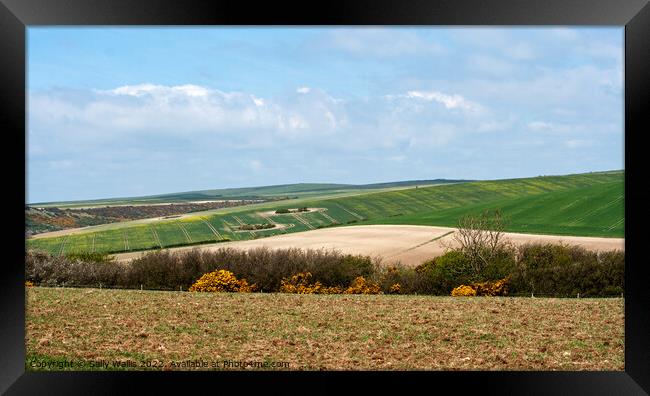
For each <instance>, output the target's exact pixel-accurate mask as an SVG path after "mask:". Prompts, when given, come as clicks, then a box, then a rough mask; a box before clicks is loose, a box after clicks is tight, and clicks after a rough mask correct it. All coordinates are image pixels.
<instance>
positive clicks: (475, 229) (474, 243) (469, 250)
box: [445, 209, 509, 275]
mask: <svg viewBox="0 0 650 396" xmlns="http://www.w3.org/2000/svg"><path fill="white" fill-rule="evenodd" d="M504 229H505V220H504V218H503V216H502V215H501V211H500V210H498V209H497V210H495V211H493V212H490V211H485V212H483V213H482V214H481V215H480V216H472V215H466V216H463V217H462V218H461V219H460V220H459V221H458V230H456V232H454V234H453V237H452V240H453V241H454V242H455V244H454V245H456V249H458V250H460V251H462V252H463V253H464V254H465V255H466V256H467V258H468V259H469V262H470V265H471V268H472V271H473V272H474V274H476V275H478V274H480V273H481V272H482V271H483V268H485V267H486V266H487V265H488V264H489V263H490V262H491V261H492V260H493V259H494V258H495V257H496V256H497V255H498V254H499V253H500V252H501V251H503V249H504V248H506V247H507V246H508V245H509V242H508V241H507V240H506V239H505V237H504V234H503V231H504ZM445 247H447V248H452V246H451V245H450V244H447V245H445Z"/></svg>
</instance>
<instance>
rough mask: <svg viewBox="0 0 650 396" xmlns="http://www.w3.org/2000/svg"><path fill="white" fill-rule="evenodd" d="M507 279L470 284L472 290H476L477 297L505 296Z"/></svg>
mask: <svg viewBox="0 0 650 396" xmlns="http://www.w3.org/2000/svg"><path fill="white" fill-rule="evenodd" d="M507 284H508V279H507V278H504V279H500V280H497V281H486V282H477V283H472V285H471V287H472V289H474V290H476V295H477V296H489V297H493V296H505V295H506V294H507Z"/></svg>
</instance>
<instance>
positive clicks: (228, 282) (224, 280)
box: [189, 270, 255, 293]
mask: <svg viewBox="0 0 650 396" xmlns="http://www.w3.org/2000/svg"><path fill="white" fill-rule="evenodd" d="M254 289H255V285H249V284H248V282H246V279H241V280H238V279H237V277H235V275H233V273H232V272H230V271H226V270H219V271H213V272H209V273H207V274H204V275H203V276H202V277H201V278H199V279H198V280H197V281H196V282H194V284H193V285H192V286H191V287H190V288H189V291H191V292H240V293H249V292H252V291H254Z"/></svg>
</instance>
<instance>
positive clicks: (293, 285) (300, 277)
mask: <svg viewBox="0 0 650 396" xmlns="http://www.w3.org/2000/svg"><path fill="white" fill-rule="evenodd" d="M311 276H312V275H311V273H310V272H300V273H298V274H295V275H293V276H292V277H291V278H289V279H287V278H283V279H282V282H281V286H280V292H281V293H296V294H339V293H341V289H340V288H339V287H336V286H333V287H326V286H323V285H322V284H321V283H320V282H316V283H311V284H310V283H309V281H310V280H311Z"/></svg>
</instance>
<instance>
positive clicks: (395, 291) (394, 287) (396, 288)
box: [388, 283, 402, 294]
mask: <svg viewBox="0 0 650 396" xmlns="http://www.w3.org/2000/svg"><path fill="white" fill-rule="evenodd" d="M401 289H402V286H401V285H400V284H399V283H395V284H394V285H392V286H391V287H390V289H388V292H389V293H390V294H399V292H400V290H401Z"/></svg>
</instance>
